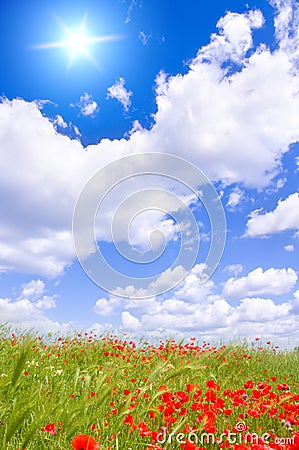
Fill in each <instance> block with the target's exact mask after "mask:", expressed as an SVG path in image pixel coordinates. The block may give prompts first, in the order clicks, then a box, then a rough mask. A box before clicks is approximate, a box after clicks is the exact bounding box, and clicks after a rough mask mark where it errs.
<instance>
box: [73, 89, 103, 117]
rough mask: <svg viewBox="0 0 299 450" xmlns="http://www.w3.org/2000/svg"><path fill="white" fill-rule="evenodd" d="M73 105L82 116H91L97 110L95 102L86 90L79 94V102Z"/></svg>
mask: <svg viewBox="0 0 299 450" xmlns="http://www.w3.org/2000/svg"><path fill="white" fill-rule="evenodd" d="M75 106H78V108H79V109H80V113H81V114H82V115H83V116H93V115H94V114H95V113H96V112H98V110H99V107H98V104H97V102H96V101H95V100H94V98H93V96H92V95H91V94H88V93H87V92H84V94H83V95H81V97H80V100H79V102H78V103H76V105H75Z"/></svg>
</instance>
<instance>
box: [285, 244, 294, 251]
mask: <svg viewBox="0 0 299 450" xmlns="http://www.w3.org/2000/svg"><path fill="white" fill-rule="evenodd" d="M284 249H285V251H287V252H293V251H294V250H295V247H294V246H293V245H285V246H284Z"/></svg>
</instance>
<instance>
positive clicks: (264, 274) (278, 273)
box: [222, 267, 298, 298]
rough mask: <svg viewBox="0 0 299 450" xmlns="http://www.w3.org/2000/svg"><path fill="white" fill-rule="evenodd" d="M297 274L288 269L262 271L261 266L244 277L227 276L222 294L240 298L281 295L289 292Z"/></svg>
mask: <svg viewBox="0 0 299 450" xmlns="http://www.w3.org/2000/svg"><path fill="white" fill-rule="evenodd" d="M297 279H298V276H297V274H296V272H295V271H294V270H293V269H291V268H289V269H285V268H283V269H274V268H273V267H271V268H270V269H268V270H265V271H263V269H262V268H261V267H258V268H257V269H255V270H253V271H252V272H249V274H248V275H247V276H245V277H241V278H229V280H227V282H226V283H225V285H224V288H223V291H222V294H223V295H224V297H229V298H242V297H249V296H256V295H281V294H285V293H287V292H289V291H290V290H291V289H292V288H293V287H294V286H295V284H296V281H297Z"/></svg>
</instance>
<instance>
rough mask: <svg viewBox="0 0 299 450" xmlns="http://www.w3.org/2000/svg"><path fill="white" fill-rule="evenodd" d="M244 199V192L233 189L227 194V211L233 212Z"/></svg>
mask: <svg viewBox="0 0 299 450" xmlns="http://www.w3.org/2000/svg"><path fill="white" fill-rule="evenodd" d="M243 199H244V192H243V191H242V190H241V189H240V188H239V187H238V186H236V187H234V188H233V190H232V191H231V192H230V194H229V198H228V201H227V203H226V206H227V207H228V209H229V210H231V211H235V210H236V207H237V206H238V205H239V203H240V202H241V201H242V200H243Z"/></svg>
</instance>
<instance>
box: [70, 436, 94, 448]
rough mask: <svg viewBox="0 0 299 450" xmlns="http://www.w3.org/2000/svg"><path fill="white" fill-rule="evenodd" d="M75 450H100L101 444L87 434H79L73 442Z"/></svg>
mask: <svg viewBox="0 0 299 450" xmlns="http://www.w3.org/2000/svg"><path fill="white" fill-rule="evenodd" d="M72 447H73V449H74V450H98V449H99V447H100V446H99V444H98V442H96V441H95V440H94V438H93V437H92V436H88V435H87V434H77V436H75V437H74V438H73V440H72Z"/></svg>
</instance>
